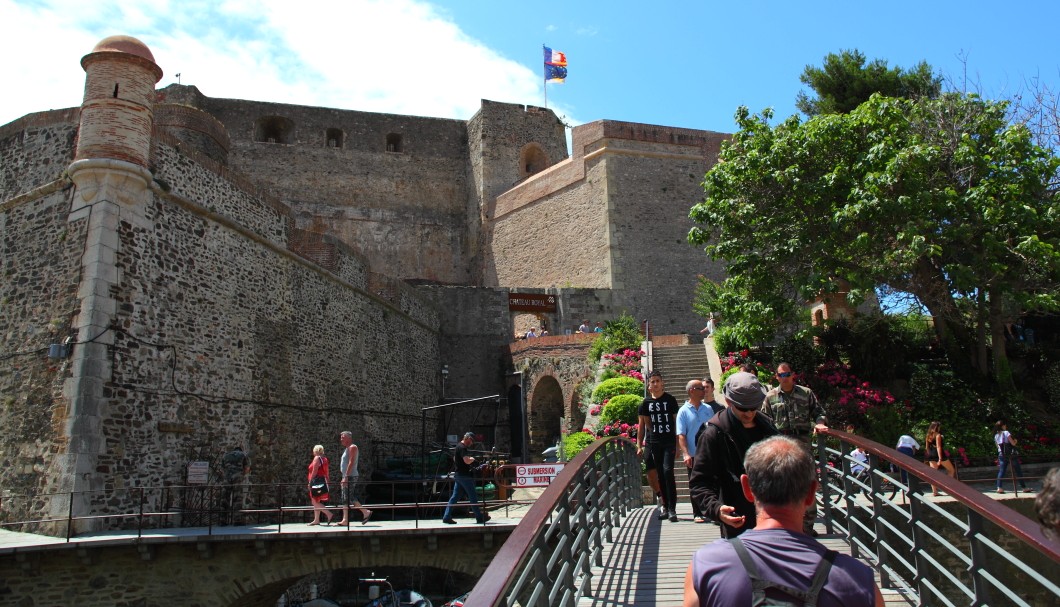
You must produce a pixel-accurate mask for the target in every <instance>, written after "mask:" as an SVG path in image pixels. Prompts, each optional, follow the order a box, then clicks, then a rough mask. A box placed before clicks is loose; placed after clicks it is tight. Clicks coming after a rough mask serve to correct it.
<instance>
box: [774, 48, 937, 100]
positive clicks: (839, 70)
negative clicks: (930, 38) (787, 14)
mask: <svg viewBox="0 0 1060 607" xmlns="http://www.w3.org/2000/svg"><path fill="white" fill-rule="evenodd" d="M799 80H800V81H801V82H802V83H803V84H805V85H807V86H809V87H810V88H811V89H813V91H814V92H815V93H817V97H816V98H813V99H811V98H810V97H809V96H808V95H807V94H806V93H805V92H802V91H800V92H799V94H798V98H797V99H796V101H795V107H797V108H798V109H799V111H800V112H802V113H804V114H806V115H807V116H817V115H819V114H846V113H848V112H852V111H854V108H856V107H858V106H859V105H861V104H862V103H864V102H866V101H868V100H869V97H871V96H872V94H873V93H879V94H881V95H883V96H885V97H910V98H913V97H937V96H938V95H939V92H940V91H941V90H942V78H941V77H939V76H936V75H935V74H934V73H933V71H932V69H931V66H930V65H928V64H927V63H925V62H923V61H921V62H920V63H919V64H917V66H916V67H914V68H913V69H910V70H902V69H901V68H897V67H890V68H889V67H887V62H886V61H884V60H882V59H875V60H873V61H872V62H871V63H869V64H867V65H866V63H865V55H864V54H862V53H861V52H860V51H858V50H857V49H854V50H852V51H840V52H839V54H838V55H837V54H835V53H829V54H828V56H826V57H825V58H824V65H822V66H821V67H814V66H812V65H807V66H806V68H805V69H803V71H802V75H801V76H799Z"/></svg>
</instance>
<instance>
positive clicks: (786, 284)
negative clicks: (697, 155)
mask: <svg viewBox="0 0 1060 607" xmlns="http://www.w3.org/2000/svg"><path fill="white" fill-rule="evenodd" d="M1005 109H1006V108H1005V104H1004V103H993V102H989V101H984V100H982V99H980V98H978V97H977V96H975V95H960V94H947V95H943V96H941V97H939V98H936V99H929V98H919V99H896V98H886V97H882V96H879V95H873V96H872V97H871V98H870V100H869V101H868V102H866V103H863V104H862V105H860V106H858V108H857V109H855V110H854V111H852V112H851V113H849V114H828V115H820V116H816V117H814V118H811V119H810V120H808V121H806V122H805V123H803V122H802V121H801V120H800V119H799V118H798V117H797V116H792V117H791V118H789V119H788V120H786V121H785V122H783V123H782V124H779V125H777V126H775V127H774V126H771V125H770V124H769V119H770V118H771V114H770V112H768V111H766V112H763V114H762V115H759V116H752V115H751V114H750V113H749V112H748V110H747V109H746V108H740V110H739V111H738V112H737V115H736V119H737V123H738V125H739V131H738V132H737V133H736V134H735V135H734V136H733V137H732V139H731V140H730V141H729V142H727V144H726V145H725V146H724V148H723V150H722V152H721V156H720V159H719V162H718V164H717V165H715V166H714V168H712V169H711V170H710V172H708V173H707V175H706V178H705V180H704V188H705V191H706V198H705V200H704V202H702V203H700V204H698V205H696V206H694V207H693V208H692V210H691V213H690V216H691V217H692V219H693V220H694V221H695V222H696V223H697V224H699V225H697V226H696V227H694V228H693V229H692V230H691V231H690V232H689V241H690V242H692V243H694V244H700V245H706V246H705V250H706V252H707V253H708V254H709V255H710V256H711V257H712V258H714V259H720V260H724V261H725V264H726V269H727V272H728V275H729V276H730V277H734V278H733V279H734V280H738V281H740V282H739V291H737V292H736V293H735V295H737V296H740V297H747V298H753V299H754V300H755V301H757V302H766V303H771V302H776V301H779V300H781V299H783V298H785V297H792V296H797V298H798V301H799V302H803V301H809V300H812V299H813V298H814V297H816V296H818V295H820V294H821V293H841V292H846V293H847V297H848V300H849V301H850V302H851V303H854V304H857V303H859V302H860V301H863V300H864V298H865V296H866V295H867V294H869V293H870V292H872V290H873V289H874V288H875V287H877V286H887V287H889V288H893V289H895V290H898V291H902V292H907V293H911V294H913V295H914V296H916V298H917V299H918V300H919V302H920V303H921V304H922V305H923V306H925V307H926V308H927V310H928V311H929V312H930V313H931V314H932V316H933V319H934V329H935V331H936V335H937V337H938V339H939V340H940V342H941V344H942V345H943V347H944V348H945V350H946V352H947V356H948V358H949V361H950V363H951V365H953V366H954V368H955V369H957V370H958V372H959V373H961V374H962V376H966V377H970V378H974V377H976V376H978V377H983V376H987V375H990V374H991V373H992V372H994V371H996V370H998V369H1001V368H1003V367H1007V361H1005V352H1004V338H1003V326H1004V319H1005V309H1006V305H1007V303H1009V302H1012V303H1014V304H1015V305H1016V306H1017V307H1018V308H1019V309H1053V310H1055V309H1058V308H1060V205H1058V199H1057V196H1056V193H1055V192H1052V191H1050V189H1049V188H1048V182H1049V178H1050V177H1051V176H1052V175H1053V174H1054V173H1055V171H1056V170H1057V167H1058V166H1060V164H1058V160H1057V158H1056V157H1055V156H1054V155H1052V154H1051V153H1050V152H1048V151H1046V150H1043V149H1042V148H1040V147H1038V146H1036V145H1035V144H1034V143H1033V141H1032V139H1031V134H1030V133H1029V131H1028V130H1027V129H1026V128H1025V127H1023V126H1021V125H1008V124H1007V123H1006V121H1005ZM726 320H727V321H728V322H729V323H732V322H734V321H737V320H738V319H733V318H732V317H731V316H730V317H729V318H727V319H726ZM991 346H992V347H993V362H994V365H993V368H991V365H990V362H991V357H990V356H989V353H990V352H989V348H990V347H991ZM998 379H1002V380H1003V379H1004V378H998ZM1009 381H1011V380H1009ZM1003 387H1005V388H1011V386H1003Z"/></svg>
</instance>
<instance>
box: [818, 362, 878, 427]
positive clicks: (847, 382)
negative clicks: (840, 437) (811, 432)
mask: <svg viewBox="0 0 1060 607" xmlns="http://www.w3.org/2000/svg"><path fill="white" fill-rule="evenodd" d="M813 383H814V384H823V385H824V386H826V388H824V389H822V390H819V391H818V392H820V393H819V394H818V396H819V397H823V396H827V395H829V394H830V395H832V397H831V398H830V399H829V400H830V401H831V403H832V406H830V407H828V409H829V414H830V419H829V423H830V424H831V425H833V426H835V427H840V424H844V425H845V424H848V423H852V424H855V425H858V422H859V421H860V420H864V419H865V417H866V416H867V415H869V414H870V413H872V412H874V411H875V410H876V409H878V408H880V407H887V406H890V405H893V404H894V403H895V398H894V395H892V394H891V393H890V392H888V391H887V390H884V389H882V388H877V387H875V386H873V385H872V384H870V383H869V382H867V381H862V380H861V379H859V378H858V377H857V376H856V375H854V374H853V373H851V372H850V367H849V366H847V365H845V364H843V363H840V362H835V361H828V362H826V363H824V364H823V365H821V366H820V367H818V369H817V374H816V377H815V378H814V381H813ZM811 387H816V386H811ZM821 393H823V394H821Z"/></svg>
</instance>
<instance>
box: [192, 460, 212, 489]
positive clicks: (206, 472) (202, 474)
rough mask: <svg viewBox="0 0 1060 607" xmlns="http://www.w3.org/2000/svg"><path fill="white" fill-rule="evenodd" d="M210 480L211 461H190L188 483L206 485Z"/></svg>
mask: <svg viewBox="0 0 1060 607" xmlns="http://www.w3.org/2000/svg"><path fill="white" fill-rule="evenodd" d="M209 480H210V462H189V463H188V484H189V485H205V484H206V483H207V481H209Z"/></svg>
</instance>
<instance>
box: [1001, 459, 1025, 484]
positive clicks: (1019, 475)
mask: <svg viewBox="0 0 1060 607" xmlns="http://www.w3.org/2000/svg"><path fill="white" fill-rule="evenodd" d="M1010 461H1011V463H1012V471H1013V472H1015V473H1016V480H1018V481H1019V483H1020V488H1021V489H1026V488H1027V485H1026V484H1025V483H1024V482H1023V470H1020V458H1019V457H1016V456H1013V455H1010V456H1008V457H1005V456H1004V455H1001V454H1000V453H999V454H998V456H997V488H998V489H1001V480H1002V479H1003V478H1005V473H1006V472H1008V465H1009V462H1010Z"/></svg>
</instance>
